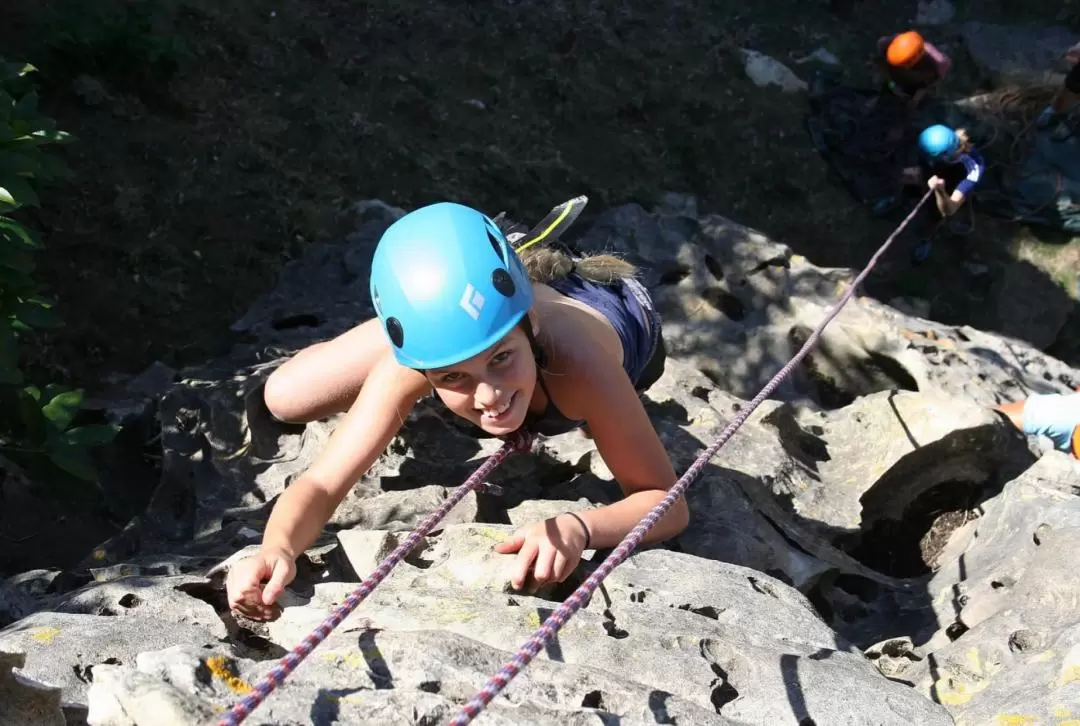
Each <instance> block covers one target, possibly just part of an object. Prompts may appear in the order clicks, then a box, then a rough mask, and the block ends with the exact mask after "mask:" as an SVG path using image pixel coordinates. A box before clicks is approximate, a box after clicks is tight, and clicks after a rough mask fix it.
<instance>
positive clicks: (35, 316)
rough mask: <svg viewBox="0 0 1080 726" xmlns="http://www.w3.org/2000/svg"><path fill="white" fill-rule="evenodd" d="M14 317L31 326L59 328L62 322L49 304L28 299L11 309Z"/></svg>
mask: <svg viewBox="0 0 1080 726" xmlns="http://www.w3.org/2000/svg"><path fill="white" fill-rule="evenodd" d="M13 314H14V315H15V319H16V320H18V321H19V322H20V323H23V324H24V325H29V326H31V327H33V328H59V327H60V326H61V325H63V322H62V321H61V320H60V316H58V315H57V314H56V313H55V312H54V311H53V310H52V306H51V305H42V304H40V303H37V302H33V301H30V300H24V301H23V302H21V303H19V304H17V305H16V306H15V308H14V310H13Z"/></svg>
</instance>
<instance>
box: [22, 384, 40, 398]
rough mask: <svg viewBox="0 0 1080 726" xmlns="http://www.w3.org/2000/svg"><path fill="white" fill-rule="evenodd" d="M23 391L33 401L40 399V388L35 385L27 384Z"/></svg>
mask: <svg viewBox="0 0 1080 726" xmlns="http://www.w3.org/2000/svg"><path fill="white" fill-rule="evenodd" d="M23 392H24V393H25V394H26V395H27V396H30V398H32V399H34V400H35V401H41V389H40V388H38V387H37V386H27V387H26V388H24V389H23Z"/></svg>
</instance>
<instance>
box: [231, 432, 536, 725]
mask: <svg viewBox="0 0 1080 726" xmlns="http://www.w3.org/2000/svg"><path fill="white" fill-rule="evenodd" d="M531 446H532V437H531V436H530V435H528V434H525V433H521V432H519V433H515V434H514V435H513V436H512V437H511V438H509V439H507V441H506V443H504V444H503V445H502V447H501V448H500V449H499V450H498V451H496V452H495V453H494V454H492V455H491V456H490V457H489V458H488V460H487V461H485V462H484V463H483V464H482V465H481V466H480V468H479V469H477V470H476V471H475V472H473V474H472V476H470V477H469V478H468V479H466V480H465V483H464V484H462V485H461V486H459V487H458V488H457V489H455V490H454V491H453V492H451V494H450V496H449V497H447V498H446V501H444V502H443V503H442V504H441V505H439V507H438V509H436V510H435V511H434V512H432V513H431V514H429V515H428V516H427V518H426V519H424V521H423V522H421V523H420V526H418V527H417V528H416V529H414V530H413V531H412V532H410V533H409V535H408V536H407V537H406V538H405V540H404V541H402V542H401V544H399V545H398V546H397V547H396V548H395V549H394V551H393V552H391V553H390V554H389V555H388V556H387V557H386V559H384V560H383V561H382V562H380V563H379V565H378V567H376V568H375V571H374V572H373V573H371V575H369V576H368V578H367V579H366V580H364V581H363V582H362V583H360V586H359V587H357V588H356V589H355V590H353V591H352V592H351V593H349V594H348V595H347V596H346V598H345V602H343V603H342V604H341V605H338V606H337V607H336V608H334V609H333V610H332V611H331V613H330V615H328V616H327V617H326V620H324V621H323V622H322V623H321V624H320V625H319V626H317V627H316V628H315V629H314V630H313V631H311V633H310V634H309V635H308V636H307V637H306V638H304V640H303V641H301V642H300V644H299V645H297V646H296V647H295V648H293V649H292V650H291V651H290V652H289V653H288V654H287V655H286V656H285V657H283V658H282V659H281V660H280V661H278V664H277V665H275V666H274V667H273V668H272V669H271V670H270V672H269V673H267V674H266V675H265V676H264V677H263V679H262V680H261V681H259V682H258V683H257V684H255V685H254V686H253V689H252V692H251V693H250V694H248V695H247V696H244V698H243V699H241V700H240V701H239V702H238V703H237V704H236V705H235V706H233V707H232V708H231V709H229V712H228V713H227V714H226V715H225V716H223V717H222V718H221V720H220V721H218V723H217V726H238V724H239V723H240V722H241V721H243V720H244V719H245V718H247V717H248V716H249V715H250V714H251V712H252V711H254V710H255V709H256V708H257V707H258V706H259V704H260V703H262V702H263V700H265V699H266V697H267V696H269V695H270V694H271V693H272V692H273V691H274V689H275V688H277V687H278V686H279V685H281V682H282V681H284V680H285V678H286V677H287V676H288V675H289V674H290V673H292V672H293V671H294V670H295V669H296V667H297V666H298V665H300V663H302V662H303V660H304V659H305V658H307V657H308V655H310V654H311V651H313V650H314V649H315V648H316V647H317V646H318V645H319V643H321V642H322V641H324V640H325V639H326V637H327V636H328V635H330V633H331V631H333V630H334V628H336V627H337V626H338V625H340V624H341V622H342V621H343V620H344V619H345V618H346V617H348V615H349V613H351V612H352V611H353V610H355V609H356V608H357V606H358V605H360V603H361V602H363V601H364V598H366V597H367V596H368V595H370V594H371V591H372V590H374V589H375V587H376V586H377V585H378V584H379V583H380V582H382V581H383V580H385V579H386V577H387V576H388V575H389V574H390V571H391V570H392V569H394V567H395V566H396V565H397V564H398V563H399V562H401V560H403V559H404V558H405V556H406V555H407V554H409V552H411V551H412V549H413V548H414V547H416V545H417V544H418V543H419V542H420V538H421V537H423V536H424V535H426V534H427V533H428V532H430V531H431V530H432V529H433V528H434V527H435V525H436V524H438V523H439V522H440V521H442V519H443V517H445V516H446V515H447V514H448V513H449V512H450V510H451V509H453V508H454V506H455V505H456V504H457V503H458V502H460V501H461V500H462V499H463V498H464V497H465V495H466V494H468V493H469V492H471V491H473V490H474V489H479V488H481V487H482V486H483V484H484V478H485V477H486V476H488V475H489V474H490V473H491V472H492V471H494V470H495V468H496V467H497V466H498V465H499V464H501V463H502V462H503V460H504V459H506V457H507V456H509V455H510V454H511V453H513V452H515V451H528V450H529V449H530V447H531Z"/></svg>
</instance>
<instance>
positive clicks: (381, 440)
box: [263, 355, 430, 559]
mask: <svg viewBox="0 0 1080 726" xmlns="http://www.w3.org/2000/svg"><path fill="white" fill-rule="evenodd" d="M429 387H430V384H429V383H428V382H427V379H425V378H424V376H423V374H421V373H419V372H418V371H414V370H410V369H407V368H403V367H401V366H399V365H398V364H397V362H396V361H395V360H394V359H393V357H392V356H391V355H386V356H385V357H383V358H382V360H380V361H379V362H378V363H376V364H375V366H374V368H373V369H372V371H371V373H370V374H369V375H368V378H367V380H365V381H364V384H363V386H362V387H361V389H360V393H359V395H357V397H356V401H355V402H354V403H353V405H352V406H351V407H350V408H349V411H348V413H346V414H345V416H344V417H343V419H342V420H341V422H340V423H339V424H338V426H337V428H336V429H335V430H334V433H333V435H332V436H331V437H330V441H329V442H328V443H327V445H326V448H325V449H324V450H323V452H322V453H321V454H320V455H319V457H318V459H316V461H315V463H314V464H312V466H311V467H310V468H309V469H308V470H307V471H305V472H304V473H303V474H301V475H300V476H299V477H298V478H297V479H296V481H295V482H293V483H292V484H291V485H290V486H289V487H288V488H286V489H285V491H284V492H283V493H282V495H281V496H280V497H278V500H277V502H276V503H275V504H274V509H273V511H272V512H271V514H270V519H269V521H268V522H267V524H266V532H265V534H264V535H263V549H277V550H279V551H283V552H285V553H287V554H288V555H289V556H290V557H292V558H293V559H295V558H296V556H297V555H298V554H299V553H301V552H303V551H304V550H306V549H307V548H308V547H310V546H311V545H312V544H313V543H314V542H315V540H316V539H317V538H318V536H319V533H320V532H321V531H322V528H323V527H324V526H325V525H326V523H327V521H329V519H330V518H331V517H332V516H333V514H334V511H335V510H336V509H337V507H338V505H339V504H340V503H341V500H342V499H344V498H345V495H346V494H348V492H349V490H350V489H352V487H353V485H354V484H355V483H356V481H357V480H358V479H359V478H360V477H361V476H363V475H364V473H365V472H366V471H367V470H368V469H369V468H370V467H371V465H372V464H373V463H375V460H376V459H377V458H378V457H379V456H380V455H381V454H382V452H383V451H384V450H385V449H386V447H387V445H388V444H389V443H390V440H391V439H393V437H394V436H395V435H396V434H397V432H398V430H399V429H400V428H401V424H402V422H403V421H404V420H405V417H406V416H408V415H409V412H410V411H411V410H412V408H413V406H415V405H416V402H417V400H419V398H420V396H421V395H423V393H424V391H425V390H427V389H428V388H429Z"/></svg>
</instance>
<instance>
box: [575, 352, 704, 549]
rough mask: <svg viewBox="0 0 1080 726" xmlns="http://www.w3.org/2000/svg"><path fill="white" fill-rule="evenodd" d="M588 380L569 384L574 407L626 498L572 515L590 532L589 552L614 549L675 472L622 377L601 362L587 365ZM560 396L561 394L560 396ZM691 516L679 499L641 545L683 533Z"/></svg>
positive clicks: (663, 492) (664, 491)
mask: <svg viewBox="0 0 1080 726" xmlns="http://www.w3.org/2000/svg"><path fill="white" fill-rule="evenodd" d="M588 365H589V369H588V370H589V373H588V375H585V376H582V377H581V378H580V380H579V381H578V382H577V383H576V384H574V385H573V387H574V388H576V389H577V391H575V392H574V394H572V395H573V396H574V399H575V400H576V403H577V408H578V409H579V410H580V411H581V414H582V415H583V416H584V418H585V419H586V420H587V421H588V424H589V431H590V432H591V433H592V437H593V441H594V442H595V444H596V448H597V450H598V451H599V452H600V455H601V456H602V457H603V458H604V463H605V464H607V467H608V469H610V470H611V473H612V474H614V475H615V478H616V480H618V482H619V485H620V486H621V487H622V490H623V493H624V494H625V495H626V498H625V499H623V500H621V501H619V502H616V503H614V504H609V505H607V506H605V507H600V508H597V509H590V510H587V511H584V512H578V513H577V514H578V515H579V516H580V517H581V518H582V519H583V520H584V521H585V525H586V526H587V527H588V529H589V534H590V539H591V542H590V547H594V548H603V547H614V546H615V545H617V544H618V543H619V541H621V540H622V538H623V537H625V536H626V534H627V533H628V532H629V531H630V530H631V529H633V527H634V525H636V524H637V523H638V521H639V520H640V519H641V518H642V517H644V516H645V514H646V513H648V511H649V510H650V509H652V507H654V506H655V505H656V504H657V503H658V502H660V500H662V499H663V498H664V496H665V495H666V494H667V492H668V490H669V489H671V487H672V485H674V484H675V480H676V477H675V470H674V468H673V467H672V465H671V460H670V459H669V458H668V455H667V452H666V451H665V450H664V445H663V443H661V441H660V437H659V436H658V435H657V433H656V429H654V428H653V425H652V422H651V421H650V420H649V417H648V415H647V414H646V412H645V407H644V406H643V405H642V404H641V400H640V399H639V398H638V394H637V392H636V391H635V390H634V386H633V384H631V382H630V379H629V377H627V375H626V372H625V371H624V370H623V369H622V366H621V365H619V363H618V362H617V361H614V360H613V359H611V358H610V357H606V363H605V362H603V361H601V360H592V361H590V362H589V364H588ZM564 395H565V394H564ZM689 519H690V512H689V509H688V508H687V506H686V500H685V498H683V497H680V498H679V499H677V500H676V501H675V503H674V504H673V505H672V506H671V508H670V509H668V511H667V514H665V515H664V516H663V517H662V518H661V519H660V520H659V521H658V522H657V523H656V525H655V526H654V527H653V528H652V529H651V530H649V532H648V534H646V535H645V538H644V540H643V541H645V542H655V541H660V540H665V539H668V538H669V537H673V536H674V535H676V534H678V533H679V532H681V531H682V530H684V529H685V528H686V525H687V523H688V522H689Z"/></svg>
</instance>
